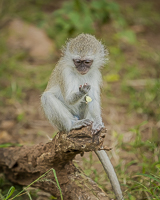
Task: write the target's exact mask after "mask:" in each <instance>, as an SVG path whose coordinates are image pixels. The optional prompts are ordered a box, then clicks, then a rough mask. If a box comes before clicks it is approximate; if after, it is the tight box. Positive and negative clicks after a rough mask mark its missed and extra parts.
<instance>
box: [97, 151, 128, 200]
mask: <svg viewBox="0 0 160 200" xmlns="http://www.w3.org/2000/svg"><path fill="white" fill-rule="evenodd" d="M95 153H96V154H97V156H98V158H99V160H100V161H101V163H102V165H103V167H104V170H105V172H106V173H107V175H108V178H109V180H110V182H111V185H112V187H113V190H114V193H115V195H116V197H117V200H124V198H123V195H122V191H121V188H120V184H119V181H118V178H117V175H116V173H115V171H114V168H113V166H112V163H111V161H110V159H109V157H108V155H107V153H106V152H105V151H104V150H101V151H95Z"/></svg>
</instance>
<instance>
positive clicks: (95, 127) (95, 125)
mask: <svg viewBox="0 0 160 200" xmlns="http://www.w3.org/2000/svg"><path fill="white" fill-rule="evenodd" d="M103 127H104V124H103V123H102V124H99V123H97V122H94V123H93V125H92V134H93V135H96V134H97V133H98V132H99V131H100V130H101V129H102V128H103Z"/></svg>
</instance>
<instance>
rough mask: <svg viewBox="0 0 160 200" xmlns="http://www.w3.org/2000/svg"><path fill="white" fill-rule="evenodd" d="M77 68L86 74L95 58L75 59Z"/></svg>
mask: <svg viewBox="0 0 160 200" xmlns="http://www.w3.org/2000/svg"><path fill="white" fill-rule="evenodd" d="M73 62H74V64H75V67H76V69H77V70H78V72H79V73H80V74H82V75H84V74H86V73H87V72H88V71H89V70H90V67H91V65H92V63H93V60H80V59H73Z"/></svg>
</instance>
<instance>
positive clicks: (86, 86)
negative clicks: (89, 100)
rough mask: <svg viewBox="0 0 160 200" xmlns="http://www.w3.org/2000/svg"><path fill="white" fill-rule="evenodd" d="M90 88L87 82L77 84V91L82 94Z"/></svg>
mask: <svg viewBox="0 0 160 200" xmlns="http://www.w3.org/2000/svg"><path fill="white" fill-rule="evenodd" d="M90 89H91V86H90V85H89V84H88V83H85V84H84V85H80V86H79V92H81V93H83V94H87V93H88V92H89V90H90Z"/></svg>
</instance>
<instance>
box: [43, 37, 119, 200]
mask: <svg viewBox="0 0 160 200" xmlns="http://www.w3.org/2000/svg"><path fill="white" fill-rule="evenodd" d="M107 55H108V51H107V50H106V48H105V47H104V45H102V43H101V42H100V41H98V40H97V39H96V38H95V37H94V36H92V35H89V34H80V35H78V36H77V37H76V38H74V39H70V40H69V41H68V42H67V43H66V45H65V47H63V49H62V57H61V58H60V60H59V62H58V64H57V65H56V67H55V69H54V70H53V72H52V74H51V77H50V80H49V82H48V85H47V88H46V90H45V91H44V93H43V94H42V97H41V103H42V107H43V109H44V112H45V115H46V116H47V118H48V119H49V121H50V123H51V124H52V125H54V126H56V127H57V128H58V129H59V130H60V131H66V132H68V131H70V130H72V129H77V128H81V127H83V126H88V125H92V133H93V134H96V133H97V132H98V131H100V130H101V128H102V127H103V123H102V118H101V106H100V86H101V84H102V76H101V73H100V68H101V67H102V66H103V65H104V64H105V62H106V60H107ZM87 98H89V100H87ZM95 153H96V154H97V156H98V158H99V160H100V161H101V163H102V165H103V167H104V169H105V171H106V173H107V174H108V177H109V179H110V181H111V184H112V187H113V189H114V192H115V195H116V197H117V199H118V200H122V199H123V196H122V191H121V188H120V185H119V182H118V179H117V176H116V174H115V171H114V169H113V166H112V164H111V162H110V160H109V158H108V156H107V153H106V152H105V151H104V150H101V151H96V152H95Z"/></svg>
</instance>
